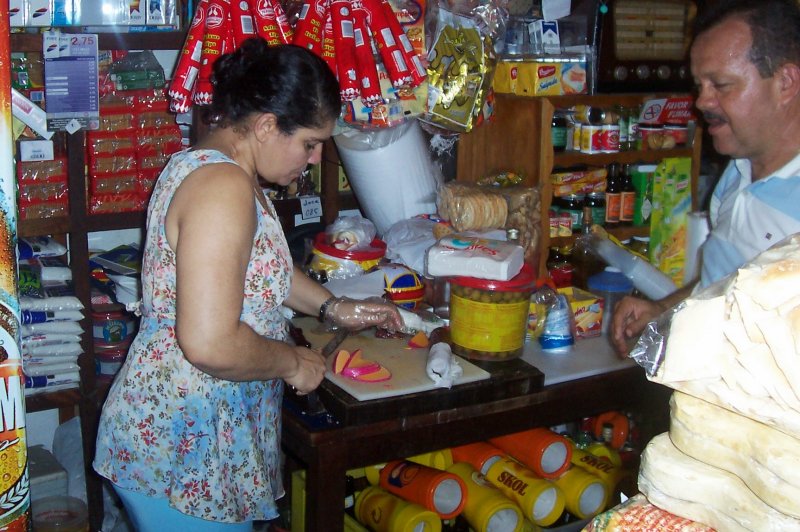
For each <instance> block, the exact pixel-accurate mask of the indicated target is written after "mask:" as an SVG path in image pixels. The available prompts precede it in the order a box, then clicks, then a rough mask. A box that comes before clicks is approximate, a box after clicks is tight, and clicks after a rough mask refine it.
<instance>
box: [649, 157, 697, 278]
mask: <svg viewBox="0 0 800 532" xmlns="http://www.w3.org/2000/svg"><path fill="white" fill-rule="evenodd" d="M691 179H692V160H691V158H689V157H670V158H667V159H664V160H663V161H661V163H660V164H659V165H658V167H657V168H656V172H655V175H654V176H653V213H652V215H651V220H650V250H649V253H650V257H649V258H650V262H651V263H652V264H653V265H654V266H656V267H657V268H658V269H659V270H661V271H662V272H664V273H666V274H667V275H668V276H669V277H670V278H671V279H672V280H673V281H674V282H675V284H676V285H677V286H681V285H682V284H683V270H684V266H685V262H686V226H687V223H688V216H689V212H690V211H691V209H692V191H691V188H692V187H691Z"/></svg>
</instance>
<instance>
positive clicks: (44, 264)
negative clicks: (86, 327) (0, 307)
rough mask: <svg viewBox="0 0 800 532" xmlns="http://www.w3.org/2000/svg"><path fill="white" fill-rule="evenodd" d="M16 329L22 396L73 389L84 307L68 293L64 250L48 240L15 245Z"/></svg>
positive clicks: (79, 349)
mask: <svg viewBox="0 0 800 532" xmlns="http://www.w3.org/2000/svg"><path fill="white" fill-rule="evenodd" d="M18 249H19V257H20V260H19V290H20V309H21V318H22V325H21V327H20V336H21V348H22V349H21V351H22V367H23V372H24V373H25V395H31V394H34V393H39V392H49V391H55V390H61V389H66V388H75V387H77V386H78V385H79V383H80V374H79V367H78V357H79V356H80V354H81V353H82V352H83V350H82V348H81V344H80V340H81V334H82V332H83V330H82V329H81V326H80V324H79V323H78V322H79V321H80V320H81V319H83V313H82V312H81V310H82V309H83V305H82V304H81V302H80V300H79V299H78V298H77V297H75V294H74V292H73V290H72V286H71V281H72V274H71V270H70V269H69V268H68V267H67V266H65V265H64V263H63V262H62V261H61V260H60V257H61V256H62V255H64V254H65V253H66V248H65V247H64V246H62V245H61V244H59V243H58V242H56V241H54V240H52V239H51V238H48V237H40V238H31V239H25V238H22V239H20V242H19V245H18Z"/></svg>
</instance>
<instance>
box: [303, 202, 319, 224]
mask: <svg viewBox="0 0 800 532" xmlns="http://www.w3.org/2000/svg"><path fill="white" fill-rule="evenodd" d="M300 218H301V219H302V220H304V221H311V220H318V219H320V218H322V200H320V197H319V196H304V197H302V198H300Z"/></svg>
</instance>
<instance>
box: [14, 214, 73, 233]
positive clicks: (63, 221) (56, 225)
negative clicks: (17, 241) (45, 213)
mask: <svg viewBox="0 0 800 532" xmlns="http://www.w3.org/2000/svg"><path fill="white" fill-rule="evenodd" d="M71 230H72V223H71V222H70V219H69V217H67V216H59V217H56V218H45V219H41V220H20V221H19V223H18V224H17V235H18V236H21V237H27V236H38V235H63V234H66V233H69V232H70V231H71Z"/></svg>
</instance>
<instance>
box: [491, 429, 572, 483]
mask: <svg viewBox="0 0 800 532" xmlns="http://www.w3.org/2000/svg"><path fill="white" fill-rule="evenodd" d="M489 443H491V444H492V445H495V446H496V447H498V448H500V449H502V450H503V451H505V452H507V453H508V454H510V455H511V456H512V457H514V458H516V459H517V460H519V461H520V462H522V463H523V464H525V465H526V466H527V467H528V468H530V470H531V471H533V472H534V473H535V474H536V475H537V476H539V477H542V478H556V477H558V476H560V475H561V474H562V473H564V471H566V470H567V468H568V467H569V463H570V458H572V447H571V446H570V442H569V440H567V439H566V438H565V437H564V436H561V435H560V434H556V433H555V432H553V431H552V430H550V429H547V428H544V427H539V428H535V429H530V430H524V431H522V432H516V433H514V434H509V435H507V436H500V437H498V438H492V439H491V440H489Z"/></svg>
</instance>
